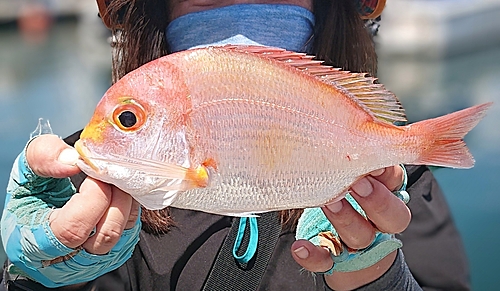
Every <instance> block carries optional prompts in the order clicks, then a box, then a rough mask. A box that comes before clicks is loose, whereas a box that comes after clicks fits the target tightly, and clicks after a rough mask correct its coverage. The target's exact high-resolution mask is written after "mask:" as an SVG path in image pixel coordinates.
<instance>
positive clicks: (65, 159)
mask: <svg viewBox="0 0 500 291" xmlns="http://www.w3.org/2000/svg"><path fill="white" fill-rule="evenodd" d="M79 157H80V155H79V154H78V152H77V151H76V150H75V149H73V148H67V149H64V150H63V151H62V152H61V153H60V154H59V157H58V158H57V160H58V161H59V162H61V163H63V164H65V165H69V166H74V165H76V162H77V161H78V158H79Z"/></svg>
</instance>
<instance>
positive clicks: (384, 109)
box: [222, 45, 407, 124]
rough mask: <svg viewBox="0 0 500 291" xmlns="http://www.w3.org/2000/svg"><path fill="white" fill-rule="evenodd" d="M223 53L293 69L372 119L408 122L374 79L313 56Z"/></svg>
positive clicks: (275, 51) (254, 49)
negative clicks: (326, 86) (329, 88)
mask: <svg viewBox="0 0 500 291" xmlns="http://www.w3.org/2000/svg"><path fill="white" fill-rule="evenodd" d="M222 49H225V50H233V51H239V52H246V53H252V54H257V55H259V56H261V57H265V58H268V59H274V60H276V61H279V62H280V63H283V64H286V65H289V66H292V67H295V68H297V69H298V70H300V71H301V72H303V73H305V74H308V75H310V76H313V77H315V78H317V79H318V80H320V81H322V82H324V83H326V84H329V85H331V86H334V87H335V88H337V89H339V90H340V91H341V92H342V93H344V94H345V95H346V96H348V97H349V98H351V99H352V100H354V101H356V102H357V103H358V104H360V105H361V107H362V108H363V109H365V110H366V112H368V113H369V114H370V115H371V116H373V117H374V118H376V119H378V120H381V121H384V122H388V123H392V124H394V123H397V124H404V123H406V122H407V119H406V114H405V111H404V108H403V106H402V105H401V103H400V102H399V100H398V98H397V97H396V95H394V93H392V92H390V91H388V90H387V89H385V87H384V85H382V84H378V83H376V80H377V79H376V78H374V77H369V76H368V75H367V74H366V73H352V72H348V71H342V70H341V69H338V68H333V67H331V66H327V65H323V62H322V61H318V60H314V56H311V55H307V54H305V53H297V52H291V51H287V50H284V49H280V48H274V47H265V46H246V45H226V46H223V47H222Z"/></svg>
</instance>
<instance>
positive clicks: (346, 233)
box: [322, 199, 375, 249]
mask: <svg viewBox="0 0 500 291" xmlns="http://www.w3.org/2000/svg"><path fill="white" fill-rule="evenodd" d="M322 209H323V212H324V213H325V216H326V217H327V218H328V220H330V223H331V224H332V225H333V226H334V227H335V230H336V231H337V233H338V235H339V236H340V238H341V239H342V241H343V242H344V243H345V244H346V245H347V246H348V247H350V248H353V249H364V248H366V247H367V246H369V245H370V243H371V242H372V241H373V239H374V238H375V228H374V227H373V225H372V224H371V223H370V222H369V221H368V220H367V219H366V218H364V217H363V216H361V214H359V213H358V212H357V211H356V210H355V209H354V208H353V207H352V206H351V204H349V202H347V201H346V200H345V199H342V200H340V201H338V202H335V203H332V204H327V205H326V206H325V207H323V208H322Z"/></svg>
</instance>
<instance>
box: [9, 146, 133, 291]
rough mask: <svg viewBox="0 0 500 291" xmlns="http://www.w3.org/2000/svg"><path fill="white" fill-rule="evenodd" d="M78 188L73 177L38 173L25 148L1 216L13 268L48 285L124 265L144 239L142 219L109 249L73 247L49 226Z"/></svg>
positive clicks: (76, 280)
mask: <svg viewBox="0 0 500 291" xmlns="http://www.w3.org/2000/svg"><path fill="white" fill-rule="evenodd" d="M75 192H76V190H75V187H74V186H73V185H72V183H71V181H70V179H69V178H67V179H55V178H44V177H40V176H37V175H35V174H34V173H33V171H32V170H31V169H30V168H29V165H28V164H27V162H26V157H25V153H24V151H23V152H22V153H21V154H20V155H19V156H18V157H17V159H16V161H15V163H14V167H13V169H12V172H11V176H10V179H9V182H8V187H7V195H6V200H5V207H4V211H3V214H2V220H1V235H2V242H3V245H4V248H5V251H6V254H7V256H8V257H9V260H10V261H11V263H12V264H11V265H9V266H7V270H8V272H9V273H11V274H18V275H22V276H25V277H28V278H30V279H32V280H34V281H37V282H39V283H41V284H43V285H44V286H46V287H49V288H53V287H60V286H65V285H72V284H76V283H82V282H88V281H91V280H93V279H95V278H97V277H99V276H101V275H103V274H105V273H108V272H110V271H112V270H114V269H116V268H118V267H119V266H121V265H123V264H124V263H125V261H126V260H128V258H130V257H131V255H132V252H133V249H134V247H135V245H136V244H137V242H138V241H139V232H140V229H141V222H140V219H137V222H136V224H135V226H134V227H133V228H131V229H128V230H125V231H124V232H123V234H122V236H121V238H120V240H119V241H118V243H117V244H116V245H115V247H114V248H113V249H112V250H111V251H110V252H109V253H108V254H106V255H94V254H90V253H87V252H86V251H85V250H83V249H82V248H77V249H71V248H68V247H66V246H65V245H64V244H62V243H61V242H60V241H59V240H58V239H57V238H56V237H55V235H54V233H53V232H52V230H51V228H50V226H49V220H48V217H49V214H50V212H51V211H52V209H54V208H60V207H62V206H63V205H64V204H65V203H66V202H67V201H68V200H69V199H70V198H71V196H72V195H73V194H74V193H75Z"/></svg>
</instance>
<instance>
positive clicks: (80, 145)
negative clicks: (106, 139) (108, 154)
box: [75, 140, 99, 173]
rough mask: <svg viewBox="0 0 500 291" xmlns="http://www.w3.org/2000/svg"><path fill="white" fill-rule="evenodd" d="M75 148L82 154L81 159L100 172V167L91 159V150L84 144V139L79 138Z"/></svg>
mask: <svg viewBox="0 0 500 291" xmlns="http://www.w3.org/2000/svg"><path fill="white" fill-rule="evenodd" d="M75 149H76V151H77V152H78V154H79V155H80V159H81V160H82V161H83V162H84V163H85V164H86V165H87V166H89V167H90V168H91V169H92V170H94V171H95V172H96V173H99V168H98V167H97V166H96V165H95V164H94V163H93V162H92V161H91V158H89V150H88V149H87V147H86V146H85V145H84V144H83V141H82V140H77V141H76V142H75Z"/></svg>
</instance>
